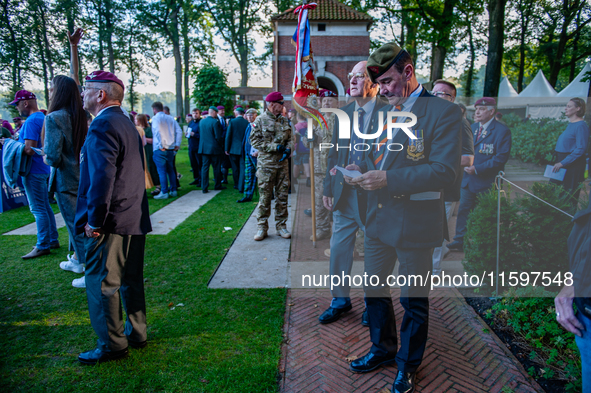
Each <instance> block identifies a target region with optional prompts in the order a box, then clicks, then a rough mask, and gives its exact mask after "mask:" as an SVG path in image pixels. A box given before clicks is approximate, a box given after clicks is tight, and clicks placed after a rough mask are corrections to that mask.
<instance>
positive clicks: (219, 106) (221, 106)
mask: <svg viewBox="0 0 591 393" xmlns="http://www.w3.org/2000/svg"><path fill="white" fill-rule="evenodd" d="M217 108H218V110H220V109H226V108H224V106H223V105H218V106H217Z"/></svg>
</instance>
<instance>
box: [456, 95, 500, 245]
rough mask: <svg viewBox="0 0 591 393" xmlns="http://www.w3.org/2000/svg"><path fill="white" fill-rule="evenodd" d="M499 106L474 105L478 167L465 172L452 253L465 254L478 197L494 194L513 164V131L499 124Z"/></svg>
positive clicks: (483, 102) (482, 101) (482, 102)
mask: <svg viewBox="0 0 591 393" xmlns="http://www.w3.org/2000/svg"><path fill="white" fill-rule="evenodd" d="M496 104H497V103H496V101H495V99H494V98H490V97H483V98H481V99H479V100H478V101H476V103H475V104H474V108H475V112H474V120H475V121H476V123H474V124H472V132H473V133H474V165H471V166H469V167H466V168H464V172H465V173H464V178H463V179H462V194H461V196H460V208H459V210H458V219H457V221H456V235H455V236H454V241H453V242H451V243H450V244H448V245H447V248H449V249H450V250H463V248H464V235H466V224H467V222H468V215H469V214H470V212H471V211H472V210H474V208H475V207H476V202H477V199H478V195H480V194H481V193H483V192H486V191H488V190H490V188H491V186H492V185H493V184H494V182H495V177H496V176H497V175H498V174H499V172H500V171H503V170H505V164H506V163H507V160H509V154H510V152H511V130H509V128H508V127H507V126H506V125H504V124H503V123H500V122H498V121H497V120H495V113H496V111H497V110H496V106H497V105H496Z"/></svg>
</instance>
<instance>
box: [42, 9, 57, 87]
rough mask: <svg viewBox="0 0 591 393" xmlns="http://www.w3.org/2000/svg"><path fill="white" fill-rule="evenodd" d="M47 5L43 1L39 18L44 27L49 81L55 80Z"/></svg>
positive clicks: (44, 46)
mask: <svg viewBox="0 0 591 393" xmlns="http://www.w3.org/2000/svg"><path fill="white" fill-rule="evenodd" d="M44 7H45V4H44V2H43V1H40V2H39V16H40V18H41V26H43V48H44V50H45V59H46V64H47V69H48V71H49V79H50V80H53V76H54V73H53V60H52V58H51V48H50V47H49V39H48V38H47V21H46V19H45V9H44Z"/></svg>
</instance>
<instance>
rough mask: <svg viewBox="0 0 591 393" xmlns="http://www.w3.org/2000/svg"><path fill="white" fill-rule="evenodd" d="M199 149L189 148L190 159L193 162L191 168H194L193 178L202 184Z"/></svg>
mask: <svg viewBox="0 0 591 393" xmlns="http://www.w3.org/2000/svg"><path fill="white" fill-rule="evenodd" d="M198 151H199V150H189V161H190V162H191V169H193V180H195V181H196V182H197V183H199V184H201V154H199V153H198Z"/></svg>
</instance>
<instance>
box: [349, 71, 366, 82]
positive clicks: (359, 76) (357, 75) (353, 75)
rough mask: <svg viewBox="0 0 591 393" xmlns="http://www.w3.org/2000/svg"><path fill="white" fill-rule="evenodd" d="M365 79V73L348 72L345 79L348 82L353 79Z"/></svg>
mask: <svg viewBox="0 0 591 393" xmlns="http://www.w3.org/2000/svg"><path fill="white" fill-rule="evenodd" d="M366 77H367V74H366V73H365V72H356V73H352V72H349V74H348V75H347V78H348V79H349V80H350V81H351V80H353V78H357V79H365V78H366Z"/></svg>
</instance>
